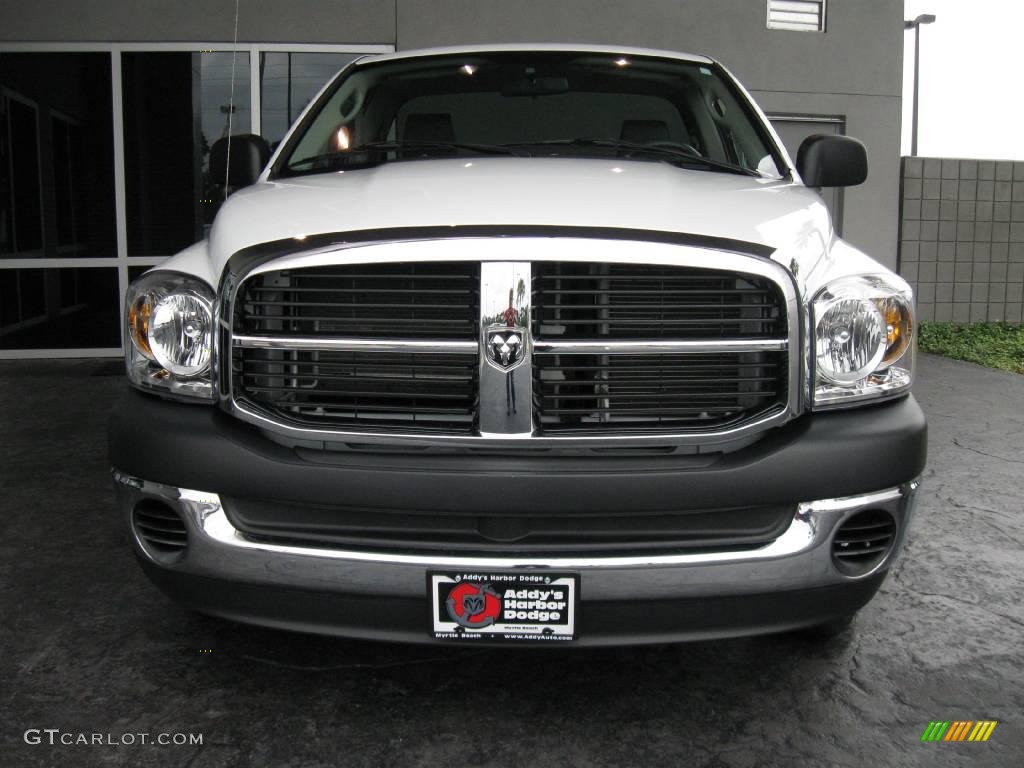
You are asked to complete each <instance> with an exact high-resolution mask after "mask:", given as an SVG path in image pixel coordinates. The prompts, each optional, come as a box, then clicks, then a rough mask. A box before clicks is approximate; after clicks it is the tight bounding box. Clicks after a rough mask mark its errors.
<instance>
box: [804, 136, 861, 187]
mask: <svg viewBox="0 0 1024 768" xmlns="http://www.w3.org/2000/svg"><path fill="white" fill-rule="evenodd" d="M796 170H797V172H798V173H799V174H800V178H802V179H803V180H804V184H806V185H807V186H808V187H854V186H856V185H858V184H863V183H864V181H865V180H866V179H867V178H868V153H867V150H866V149H865V148H864V145H863V144H862V143H861V142H859V141H857V139H854V138H851V137H850V136H829V135H824V134H818V135H815V136H808V137H807V138H806V139H804V142H803V144H801V145H800V150H799V151H798V152H797V155H796Z"/></svg>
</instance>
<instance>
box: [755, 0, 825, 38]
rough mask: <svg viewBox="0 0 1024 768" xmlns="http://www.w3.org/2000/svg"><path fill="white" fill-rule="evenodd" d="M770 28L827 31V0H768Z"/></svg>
mask: <svg viewBox="0 0 1024 768" xmlns="http://www.w3.org/2000/svg"><path fill="white" fill-rule="evenodd" d="M768 28H769V29H791V30H796V31H798V32H824V31H825V0H768Z"/></svg>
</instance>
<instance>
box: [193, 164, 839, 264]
mask: <svg viewBox="0 0 1024 768" xmlns="http://www.w3.org/2000/svg"><path fill="white" fill-rule="evenodd" d="M439 225H441V226H449V225H451V226H458V225H499V226H500V225H520V226H523V225H549V226H563V227H615V228H623V229H647V230H661V231H666V232H680V233H687V234H695V235H705V236H710V237H722V238H731V239H734V240H744V241H748V242H751V243H756V244H759V245H767V246H769V247H771V248H773V249H775V250H776V255H775V257H774V258H776V259H778V260H779V261H781V262H782V263H784V264H786V265H787V266H790V267H791V268H795V267H797V266H798V265H797V264H794V263H792V262H793V260H794V259H795V260H796V261H804V260H806V259H814V260H817V259H818V258H820V256H821V255H822V254H823V253H824V251H825V250H826V245H827V244H828V243H830V242H831V239H832V225H831V222H830V220H829V215H828V211H827V210H826V208H825V206H824V204H823V203H822V201H821V198H820V197H819V196H818V195H817V194H815V193H814V192H813V191H811V190H809V189H807V188H806V187H804V186H802V185H801V184H798V183H794V182H792V181H777V180H770V179H760V178H754V177H750V176H740V175H736V174H730V173H718V172H711V171H704V170H688V169H681V168H678V167H675V166H672V165H669V164H667V163H662V162H646V161H630V160H617V159H581V158H516V157H486V158H458V159H455V158H453V159H440V160H439V159H432V160H410V161H406V162H396V163H387V164H383V165H379V166H376V167H373V168H365V169H358V170H347V171H340V172H336V173H325V174H317V175H312V176H301V177H295V178H291V179H284V180H278V181H270V182H261V183H258V184H255V185H253V186H251V187H248V188H246V189H243V190H241V191H239V192H238V193H236V194H234V195H233V196H232V197H230V198H229V199H228V201H227V202H226V203H225V204H224V206H223V207H222V208H221V211H220V213H219V214H218V215H217V219H216V221H215V222H214V226H213V229H212V231H211V234H210V242H209V252H208V253H209V257H210V260H211V264H210V266H211V268H212V272H213V274H214V275H219V274H221V272H222V270H223V267H224V265H225V263H226V261H227V259H228V258H230V256H231V255H232V254H233V253H235V252H236V251H238V250H240V249H242V248H245V247H248V246H251V245H256V244H259V243H265V242H269V241H273V240H281V239H285V238H296V237H300V238H301V237H305V236H309V235H314V234H321V233H332V232H345V231H351V230H363V229H387V228H395V227H436V226H439ZM807 266H813V264H807Z"/></svg>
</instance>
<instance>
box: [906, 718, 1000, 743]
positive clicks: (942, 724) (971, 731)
mask: <svg viewBox="0 0 1024 768" xmlns="http://www.w3.org/2000/svg"><path fill="white" fill-rule="evenodd" d="M995 727H996V721H995V720H953V721H950V720H932V721H931V722H930V723H928V727H927V728H925V729H924V733H922V734H921V741H988V737H989V736H991V735H992V731H994V730H995Z"/></svg>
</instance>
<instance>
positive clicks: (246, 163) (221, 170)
mask: <svg viewBox="0 0 1024 768" xmlns="http://www.w3.org/2000/svg"><path fill="white" fill-rule="evenodd" d="M228 138H229V137H227V136H225V137H224V138H223V139H218V140H217V141H215V142H214V143H213V146H212V147H210V178H211V179H212V180H213V182H214V183H215V184H219V185H222V186H223V184H224V179H225V178H227V182H228V186H229V187H247V186H249V185H250V184H255V183H256V179H258V178H259V176H260V173H261V172H262V171H263V166H265V165H266V164H267V161H268V160H269V159H270V147H269V146H268V145H267V142H266V141H264V139H263V137H262V136H256V135H255V134H252V133H245V134H241V135H238V136H231V137H230V142H231V157H230V158H229V157H228ZM228 168H230V169H231V170H230V173H231V175H230V176H228Z"/></svg>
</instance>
